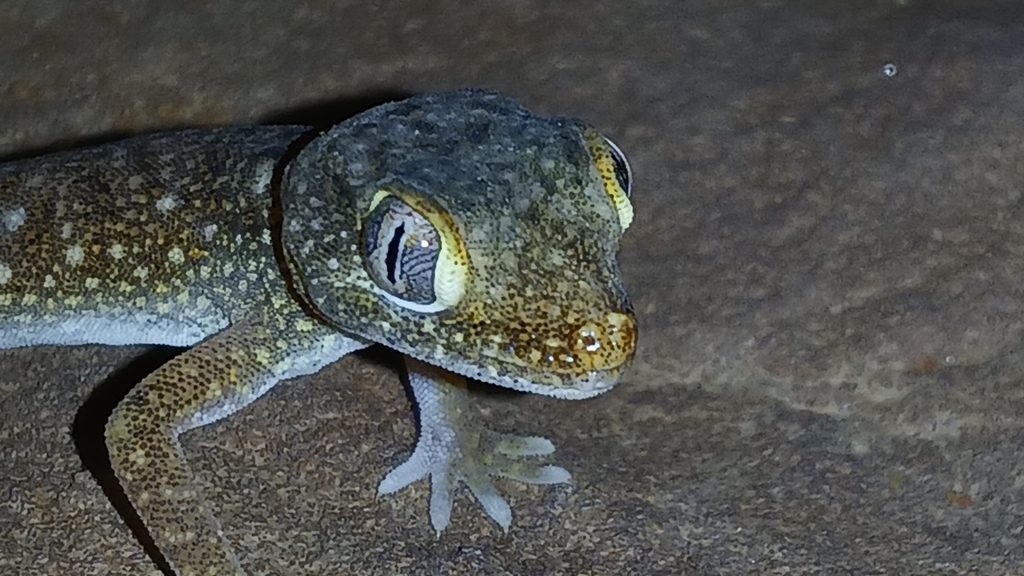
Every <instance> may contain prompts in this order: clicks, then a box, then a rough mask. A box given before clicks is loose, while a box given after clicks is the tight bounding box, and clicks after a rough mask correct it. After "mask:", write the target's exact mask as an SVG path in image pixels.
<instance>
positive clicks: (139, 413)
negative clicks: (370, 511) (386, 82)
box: [0, 90, 637, 576]
mask: <svg viewBox="0 0 1024 576" xmlns="http://www.w3.org/2000/svg"><path fill="white" fill-rule="evenodd" d="M631 189H632V174H631V171H630V167H629V164H628V163H627V161H626V158H625V156H624V155H623V154H622V152H621V151H620V150H619V148H618V147H616V145H615V144H613V143H612V141H611V140H609V139H607V138H606V137H604V136H602V135H601V134H600V133H598V132H597V131H596V130H595V129H594V128H593V127H591V126H590V125H588V124H586V123H584V122H582V121H579V120H575V119H571V118H561V117H543V116H538V115H535V114H532V113H531V112H529V111H527V110H526V109H524V108H523V107H522V106H521V105H520V104H518V103H517V102H516V101H515V100H513V99H511V98H509V97H507V96H503V95H501V94H498V93H495V92H491V91H485V90H459V91H454V92H446V93H438V94H423V95H418V96H413V97H411V98H408V99H405V100H401V101H398V102H392V103H388V104H384V105H381V106H378V107H376V108H372V109H370V110H368V111H366V112H364V113H362V114H359V115H356V116H354V117H352V118H350V119H348V120H346V121H344V122H342V123H340V124H338V125H336V126H334V127H333V128H331V129H329V130H326V131H321V130H317V129H311V128H310V127H306V126H228V127H220V128H207V129H187V130H181V131H172V132H164V133H155V134H150V135H143V136H136V137H132V138H128V139H125V140H121V141H117V142H112V143H108V144H104V145H100V146H96V147H92V148H85V149H80V150H72V151H67V152H60V153H55V154H49V155H44V156H40V157H37V158H32V159H27V160H19V161H14V162H9V163H5V164H0V348H15V347H24V346H37V345H65V346H71V345H81V344H105V345H128V344H155V345H170V346H178V347H188V349H187V350H186V351H185V352H184V353H182V354H180V355H179V356H177V357H175V358H174V359H172V360H170V361H168V362H166V363H165V364H163V365H162V366H160V367H159V368H157V369H156V370H155V371H153V372H152V373H150V374H149V375H147V376H145V377H144V378H143V379H142V380H141V381H140V382H139V383H138V384H136V385H135V386H134V387H133V388H132V389H131V391H129V392H128V394H127V395H126V396H125V397H124V398H123V399H122V400H121V401H120V403H119V404H118V405H117V407H116V408H115V409H114V411H113V413H112V414H111V416H110V418H109V420H108V422H107V424H106V428H105V442H106V445H107V448H108V451H109V454H110V462H111V466H112V468H113V471H114V473H115V476H116V478H117V480H118V482H119V484H120V485H121V487H122V488H123V489H124V492H125V495H126V496H127V497H128V500H129V501H130V502H131V504H132V506H133V507H134V508H135V509H136V511H137V512H138V514H139V516H140V518H141V519H142V521H143V523H144V524H145V526H146V529H147V530H148V531H149V533H150V536H151V537H152V539H153V541H154V542H155V544H156V546H157V548H158V549H159V551H160V553H161V555H163V556H164V559H165V560H166V561H167V562H168V564H169V565H170V567H171V568H172V569H173V570H174V571H175V573H176V574H178V575H179V576H200V575H210V576H213V575H218V576H220V575H226V574H234V575H243V574H245V571H244V568H243V567H242V564H241V563H240V561H239V558H238V555H237V554H236V552H235V551H234V549H233V547H232V545H231V543H230V542H229V541H228V540H227V538H226V537H225V536H224V534H223V532H222V530H221V527H220V526H221V525H220V523H219V520H218V519H217V518H215V517H214V515H213V514H212V512H211V511H210V510H209V508H208V506H206V505H205V503H204V500H203V497H202V495H201V494H200V493H199V491H198V490H197V488H196V487H195V483H194V473H193V472H192V470H190V468H189V466H188V463H187V458H186V454H184V452H183V450H182V447H181V445H180V443H179V440H178V438H179V436H180V435H181V434H182V433H184V432H186V431H188V430H190V429H193V428H196V427H198V426H203V425H205V424H209V423H212V422H215V421H217V420H220V419H222V418H225V417H227V416H229V415H231V414H232V413H234V412H236V411H238V410H240V409H242V408H243V407H245V406H246V405H248V404H249V403H251V402H253V401H255V400H256V399H257V398H259V397H260V396H261V395H263V394H265V393H266V392H267V391H268V390H269V389H270V388H271V387H273V386H274V385H275V384H276V383H278V382H280V381H282V380H287V379H290V378H294V377H296V376H300V375H304V374H311V373H314V372H316V371H318V370H320V369H321V368H322V367H324V366H326V365H327V364H330V363H332V362H334V361H336V360H338V359H339V358H341V357H342V356H345V355H346V354H349V353H351V352H354V351H356V350H359V349H362V348H365V347H367V346H370V345H372V344H382V345H384V346H387V347H390V348H392V349H394V350H397V351H398V352H400V353H401V354H402V356H403V358H404V359H405V368H406V372H407V376H408V384H409V386H410V388H411V390H412V393H413V397H414V399H415V402H416V404H417V407H418V409H419V421H418V425H419V434H418V439H417V442H416V445H415V447H414V449H413V452H412V454H411V456H410V457H409V458H408V460H406V461H405V462H404V463H403V464H401V465H399V466H397V467H396V468H395V469H393V470H392V471H391V472H389V473H388V474H387V475H386V476H385V477H384V479H383V480H382V481H381V483H380V485H379V487H378V492H379V493H380V494H382V495H383V494H391V493H393V492H396V491H398V490H400V489H402V488H404V487H405V486H407V485H409V484H411V483H413V482H416V481H418V480H421V479H429V481H430V498H429V518H430V523H431V524H432V526H433V527H434V529H435V530H436V531H437V532H438V533H440V532H441V531H442V530H444V529H445V527H446V526H447V525H448V524H449V523H450V520H451V510H452V498H453V493H454V492H453V491H454V489H455V488H456V487H457V485H458V484H459V483H460V482H461V483H465V484H466V485H467V486H468V488H469V490H470V492H471V493H472V495H473V496H475V498H476V500H477V501H478V502H479V503H480V505H481V506H482V507H483V509H484V511H485V513H486V514H487V515H488V516H489V517H490V518H492V519H493V520H494V521H495V522H497V523H498V524H499V525H500V526H501V527H502V528H503V529H505V530H508V528H509V526H510V523H511V521H512V513H511V510H510V507H509V505H508V504H507V503H506V502H505V500H504V499H503V497H502V496H501V495H500V494H499V492H498V491H497V490H496V488H495V487H494V485H493V483H492V481H491V479H492V478H493V477H506V478H510V479H513V480H516V481H521V482H526V483H533V484H555V483H561V482H566V481H568V480H569V478H570V476H569V473H568V471H566V470H565V469H564V468H561V467H559V466H554V465H540V464H539V463H537V461H536V460H535V459H531V458H530V457H532V456H537V455H546V454H550V453H551V452H553V451H554V446H553V444H552V443H551V442H550V441H548V440H547V439H544V438H541V437H522V436H515V435H511V434H500V433H497V432H494V431H491V430H488V429H487V428H486V427H485V425H484V424H483V423H482V422H481V421H480V416H479V414H475V413H474V412H473V411H472V410H470V409H469V404H468V399H467V398H468V393H467V391H466V379H467V378H469V379H476V380H479V381H483V382H485V383H489V384H494V385H498V386H502V387H507V388H512V389H515V390H519V391H524V392H532V393H538V394H543V395H548V396H553V397H557V398H566V399H583V398H588V397H592V396H595V395H597V394H600V393H602V392H605V391H607V390H609V389H610V388H611V387H613V386H614V385H615V384H616V383H617V382H618V381H619V380H620V378H621V377H622V374H623V371H624V370H625V369H626V367H627V366H628V365H629V363H630V362H631V360H632V358H633V356H634V354H635V347H636V339H637V327H636V319H635V315H634V313H633V310H632V307H631V304H630V301H629V298H628V296H627V294H626V291H625V288H624V285H623V282H622V279H621V276H620V273H619V269H618V264H617V260H616V258H617V252H618V247H619V243H620V239H621V237H622V235H623V233H624V231H625V230H626V228H627V227H628V226H629V225H630V223H631V221H632V219H633V208H632V204H631V198H630V197H631Z"/></svg>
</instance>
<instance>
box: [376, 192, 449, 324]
mask: <svg viewBox="0 0 1024 576" xmlns="http://www.w3.org/2000/svg"><path fill="white" fill-rule="evenodd" d="M407 200H409V201H407ZM362 247H363V260H364V262H365V264H366V271H367V273H368V274H369V275H370V278H371V279H372V280H373V281H374V283H375V284H376V285H377V287H378V288H380V290H381V294H382V295H383V296H384V297H386V298H387V299H388V300H390V301H392V302H394V303H395V304H398V305H399V306H402V307H403V308H408V309H410V310H413V311H415V312H439V311H441V310H446V309H448V308H451V307H452V306H454V305H455V304H457V303H458V301H459V300H460V299H461V298H462V295H463V293H464V292H465V281H466V276H467V273H468V258H466V257H465V250H460V249H461V248H462V243H461V240H460V239H459V237H458V234H457V231H456V230H455V229H454V223H453V222H452V221H451V218H450V217H448V215H447V213H445V212H444V211H443V210H441V209H440V208H439V207H437V206H434V205H432V204H431V203H430V202H428V201H427V200H425V199H421V198H415V199H414V198H412V197H411V196H407V197H406V198H403V197H400V196H399V195H397V194H394V193H392V192H387V191H380V192H377V194H376V195H375V196H374V198H373V201H372V202H371V204H370V214H369V215H368V216H367V218H366V223H365V224H364V226H363V234H362Z"/></svg>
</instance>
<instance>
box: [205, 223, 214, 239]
mask: <svg viewBox="0 0 1024 576" xmlns="http://www.w3.org/2000/svg"><path fill="white" fill-rule="evenodd" d="M216 233H217V225H216V224H210V225H209V226H207V227H205V228H203V238H205V239H206V241H207V242H212V241H213V235H214V234H216Z"/></svg>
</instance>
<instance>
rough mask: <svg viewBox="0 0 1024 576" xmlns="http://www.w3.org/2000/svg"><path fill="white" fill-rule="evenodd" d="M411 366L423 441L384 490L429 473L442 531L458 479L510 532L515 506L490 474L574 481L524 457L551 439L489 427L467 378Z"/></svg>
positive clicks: (435, 519) (435, 518)
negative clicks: (474, 403) (474, 404)
mask: <svg viewBox="0 0 1024 576" xmlns="http://www.w3.org/2000/svg"><path fill="white" fill-rule="evenodd" d="M406 367H407V369H408V372H409V384H410V386H411V387H412V390H413V395H415V397H416V405H417V407H418V408H419V420H420V421H419V428H420V433H419V440H418V441H417V443H416V448H415V450H414V451H413V454H412V456H410V457H409V459H408V460H406V461H405V462H404V463H403V464H401V465H400V466H398V467H397V468H395V469H394V470H392V471H391V472H390V473H388V475H387V476H386V477H385V478H384V480H382V481H381V483H380V487H379V488H378V492H379V493H380V494H390V493H392V492H395V491H398V490H401V489H402V488H404V487H406V486H408V485H409V484H411V483H413V482H415V481H417V480H419V479H421V478H426V477H428V476H429V477H430V523H431V525H433V527H434V530H436V531H437V532H438V533H440V532H441V531H443V530H444V529H445V528H446V527H447V526H448V523H449V521H450V520H451V514H452V493H453V491H454V490H455V488H456V486H457V485H458V483H459V482H465V483H466V486H468V487H469V489H470V491H471V492H472V493H473V495H474V496H475V497H476V499H477V501H479V502H480V505H481V506H483V508H484V511H485V512H487V515H488V516H489V517H490V518H491V519H492V520H494V521H495V522H497V523H498V525H500V526H501V528H502V529H503V530H505V531H506V532H507V531H508V528H509V526H510V525H511V524H512V510H511V509H510V508H509V505H508V503H507V502H505V499H504V498H502V497H501V494H499V493H498V491H497V489H495V487H494V484H492V483H491V478H494V477H501V478H509V479H512V480H517V481H519V482H524V483H527V484H559V483H562V482H568V481H569V472H568V471H566V470H565V469H564V468H562V467H560V466H550V465H538V464H536V463H534V462H531V461H528V460H520V457H522V456H542V455H546V454H550V453H552V452H554V451H555V447H554V445H553V444H552V443H551V442H550V441H549V440H547V439H546V438H540V437H537V436H515V435H512V434H501V433H498V432H494V431H491V430H488V429H487V428H486V427H484V425H483V423H482V422H480V418H479V416H477V415H476V412H475V411H474V410H473V409H472V408H471V407H470V405H469V394H468V392H467V391H466V379H465V378H464V377H462V376H460V375H458V374H455V373H453V372H449V371H447V370H443V369H441V368H438V367H436V366H432V365H430V364H426V363H424V362H421V361H419V360H415V359H413V358H409V357H406Z"/></svg>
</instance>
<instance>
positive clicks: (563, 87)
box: [0, 0, 1024, 576]
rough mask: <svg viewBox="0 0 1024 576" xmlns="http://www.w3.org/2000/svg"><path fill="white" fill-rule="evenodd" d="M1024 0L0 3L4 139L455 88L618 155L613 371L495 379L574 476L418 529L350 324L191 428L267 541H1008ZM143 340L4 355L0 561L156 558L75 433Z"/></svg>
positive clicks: (459, 557) (738, 566) (432, 546)
mask: <svg viewBox="0 0 1024 576" xmlns="http://www.w3.org/2000/svg"><path fill="white" fill-rule="evenodd" d="M1021 6H1022V5H1021V4H1019V3H1017V2H995V1H991V2H969V1H964V2H956V1H953V0H946V1H931V2H926V1H924V0H903V1H895V0H889V1H883V0H863V1H854V2H843V3H840V2H804V1H789V2H787V1H777V2H752V1H728V0H727V1H724V2H723V1H717V0H696V1H691V2H681V1H670V0H660V1H649V2H645V1H641V0H638V1H634V2H603V1H602V2H592V1H584V0H574V1H565V2H547V1H542V0H509V1H504V2H489V3H484V2H472V1H468V0H463V1H447V2H414V1H411V0H408V1H395V2H388V3H378V2H366V1H350V2H344V1H336V2H330V1H326V0H320V1H314V0H296V1H284V0H279V1H273V2H271V1H260V2H257V1H250V2H245V1H240V0H239V1H211V2H193V1H189V2H176V3H168V2H157V1H138V2H131V3H128V2H101V1H95V0H75V1H70V0H65V1H56V0H50V1H43V0H40V1H36V2H22V1H13V0H0V155H3V156H5V157H9V158H12V157H21V156H25V155H32V154H35V153H38V152H39V151H44V150H49V149H54V148H60V147H66V146H72V145H81V144H84V143H88V142H92V141H96V140H102V139H107V138H111V137H114V136H117V135H122V134H131V133H138V132H146V131H152V130H161V129H168V128H173V127H178V126H196V125H217V124H224V123H252V122H265V121H278V122H280V121H288V122H312V123H319V124H329V123H330V122H333V121H336V120H340V119H343V118H345V117H347V116H349V115H351V114H352V113H354V112H356V111H358V110H361V109H364V108H366V107H367V106H369V105H372V104H375V103H379V102H381V101H385V100H387V99H389V98H394V97H397V96H401V95H403V94H411V93H418V92H425V91H434V90H442V89H450V88H457V87H467V86H473V87H488V88H494V89H498V90H501V91H503V92H506V93H508V94H511V95H513V96H515V97H517V98H519V99H520V100H521V101H522V102H524V103H525V104H526V105H527V106H529V107H530V108H532V109H534V110H536V111H538V112H544V113H551V114H560V115H572V116H577V117H580V118H583V119H586V120H587V121H589V122H591V123H593V124H594V125H596V126H598V127H599V128H600V129H601V130H602V131H603V132H604V133H606V134H608V135H610V136H611V137H612V138H613V139H614V140H615V141H616V142H617V143H618V144H619V146H620V147H621V148H622V149H623V150H624V151H625V152H626V153H627V155H628V156H629V158H630V160H631V162H632V165H633V170H634V172H635V175H636V186H635V189H634V203H635V207H636V210H637V218H636V221H635V223H634V224H633V227H632V228H631V230H630V231H629V233H628V234H627V236H626V238H625V240H624V244H623V248H622V252H621V255H620V261H621V264H622V270H623V274H624V276H625V279H626V283H627V285H628V286H629V288H630V292H631V294H632V296H633V300H634V304H635V306H636V309H637V312H638V315H639V321H640V327H641V341H640V350H639V352H638V356H637V360H636V362H635V366H634V369H633V371H632V373H631V375H630V376H629V377H627V378H626V380H625V381H624V382H623V383H622V384H620V385H619V387H617V388H616V389H615V390H614V391H612V392H611V393H609V394H607V395H604V396H602V397H599V398H597V399H594V400H588V401H585V402H568V401H557V400H553V399H548V398H543V397H532V396H524V395H508V394H498V393H494V391H491V390H486V389H484V390H481V393H480V394H479V401H478V406H479V407H480V408H481V409H482V410H483V411H484V412H485V414H486V416H487V417H488V419H489V421H490V422H491V423H492V424H493V426H494V427H495V428H498V429H503V430H509V431H515V432H519V433H529V434H541V435H545V436H548V437H550V438H551V439H552V440H553V441H554V442H555V444H556V446H558V448H559V450H558V452H557V453H556V456H557V460H558V462H559V463H560V464H562V465H564V466H566V467H568V468H569V469H570V470H571V471H572V472H573V474H574V483H573V484H572V485H571V486H563V487H554V488H535V487H522V486H517V485H515V484H512V483H505V484H502V489H503V490H504V492H505V493H506V494H507V495H508V497H509V500H510V501H511V503H512V506H513V510H514V513H515V515H516V516H515V521H514V523H513V527H512V530H511V531H510V532H509V534H508V535H504V534H502V533H501V530H500V528H498V527H497V526H496V525H494V524H492V523H490V522H489V521H487V520H486V518H485V517H484V515H483V514H481V513H480V510H479V509H478V508H477V507H476V505H475V504H474V503H473V502H471V500H470V499H469V498H468V496H467V495H465V494H463V495H462V497H461V498H460V499H459V502H458V504H457V505H456V509H455V514H454V523H453V526H452V527H451V528H450V529H449V530H448V531H446V532H445V533H444V534H443V535H442V536H441V537H440V538H438V537H436V536H435V534H434V532H433V530H432V529H431V528H430V526H429V524H428V521H427V511H426V503H427V488H426V485H425V484H424V483H420V484H418V485H416V486H415V487H414V488H413V489H411V490H407V491H403V492H401V493H399V494H396V495H393V496H389V497H386V498H379V499H375V488H376V485H377V482H379V480H380V478H382V476H383V475H384V474H385V473H386V471H387V470H388V469H390V468H391V467H393V466H394V465H396V464H398V463H399V462H401V461H402V460H403V459H404V458H405V457H406V456H407V455H408V454H409V452H410V451H411V449H412V445H413V441H414V437H415V430H414V423H413V419H412V414H411V412H410V410H409V405H408V400H407V399H406V396H405V392H404V391H403V389H402V386H401V385H400V384H399V381H398V377H397V373H396V362H395V358H394V357H393V356H391V355H388V354H386V353H383V354H382V353H375V354H371V355H360V356H356V357H353V358H348V359H345V360H342V361H341V362H338V363H337V364H335V365H332V366H330V367H328V368H327V369H325V370H323V371H322V372H320V373H319V374H316V375H314V376H312V377H306V378H300V379H297V380H295V381H292V382H288V383H285V384H283V385H281V386H279V387H278V388H276V389H275V390H274V391H273V392H272V393H270V394H269V395H267V396H266V397H265V398H264V399H261V400H260V401H259V402H257V403H255V404H254V405H253V406H251V407H249V408H248V409H246V410H245V411H243V412H242V413H240V414H239V415H237V416H235V417H234V418H232V419H230V420H229V421H226V422H222V423H218V424H215V425H211V426H208V427H206V428H204V429H201V430H196V431H194V432H190V433H189V434H188V435H187V436H186V437H185V438H184V441H185V444H186V449H187V450H188V453H189V454H190V456H191V458H192V462H193V464H194V466H195V469H196V470H197V473H198V474H199V475H200V477H201V478H202V482H203V486H202V488H203V491H204V493H205V494H206V496H207V497H208V499H209V500H210V501H211V502H212V504H213V506H214V507H215V508H216V509H217V512H218V515H219V517H220V518H221V519H222V520H223V522H224V524H225V530H226V532H227V533H228V536H229V537H230V538H231V540H232V541H233V542H234V543H235V544H236V547H237V549H238V550H239V552H240V554H241V557H242V561H243V563H244V564H245V566H246V568H247V569H248V570H249V571H250V573H251V574H254V575H260V574H288V575H291V574H295V575H302V574H345V573H357V574H381V575H385V574H416V575H420V574H424V575H426V574H430V575H434V574H453V575H456V574H457V575H463V574H465V575H470V574H472V575H477V574H480V575H492V574H493V575H520V574H522V575H526V574H572V575H595V576H596V575H603V574H609V575H611V574H615V575H619V574H637V575H640V574H643V575H657V574H664V575H675V574H698V575H710V574H827V575H848V574H849V575H859V574H905V575H915V574H922V575H923V574H929V575H930V574H939V575H946V574H950V575H952V574H982V575H985V574H1024V568H1022V567H1021V566H1020V565H1021V562H1022V560H1024V534H1022V530H1024V490H1022V487H1024V449H1022V441H1024V429H1022V424H1024V419H1022V417H1024V402H1022V395H1024V386H1022V379H1024V371H1022V370H1021V365H1022V362H1024V348H1022V346H1021V333H1022V327H1024V309H1022V304H1024V291H1022V289H1021V285H1022V280H1024V258H1022V254H1024V204H1022V203H1024V200H1022V195H1021V186H1022V184H1021V182H1022V181H1024V179H1022V176H1024V124H1022V123H1021V118H1022V117H1024V80H1021V78H1022V76H1021V73H1020V71H1021V70H1022V69H1024V49H1022V46H1024V19H1022V18H1021V16H1024V8H1022V7H1021ZM887 65H891V67H889V68H886V66H887ZM145 352H146V350H145V349H141V348H121V349H118V348H105V347H82V348H76V349H57V348H45V349H43V348H39V349H25V350H15V351H7V352H3V353H0V367H2V368H0V461H2V462H3V464H2V465H0V466H2V468H0V469H2V471H3V475H2V477H0V573H3V574H16V575H36V574H39V575H50V574H52V575H56V574H61V575H63V574H81V575H88V574H158V571H157V569H156V567H155V566H154V564H153V563H152V561H151V560H150V559H149V557H148V556H147V555H146V554H145V553H144V552H143V551H142V548H141V547H140V545H139V543H138V542H137V541H136V539H135V538H134V536H133V535H132V533H131V532H130V531H129V530H128V529H127V527H126V526H125V524H124V521H123V520H122V519H121V517H120V516H118V515H117V513H116V512H115V511H114V508H113V507H112V506H111V504H110V502H109V501H108V499H107V497H106V495H105V494H104V492H103V490H102V489H101V488H100V485H99V484H98V483H97V482H96V481H95V480H94V479H93V477H92V476H91V475H90V474H89V473H88V472H86V471H85V468H84V466H83V460H85V461H88V460H89V458H90V457H91V456H92V455H93V454H94V451H95V446H96V442H97V430H100V429H101V426H102V423H101V422H100V423H99V424H97V417H96V414H103V411H104V409H108V410H109V404H105V402H107V403H109V396H110V395H111V394H112V393H113V394H115V395H116V392H117V390H123V388H124V386H125V385H127V386H130V385H131V383H132V378H137V377H138V375H139V374H144V373H145V372H146V371H147V370H149V369H151V368H152V366H153V365H154V363H158V362H159V361H160V360H161V359H162V358H164V357H166V352H161V351H157V352H156V353H152V352H151V353H149V354H145ZM140 355H141V356H142V359H141V360H139V357H140ZM111 391H113V392H111ZM115 401H116V399H115Z"/></svg>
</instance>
